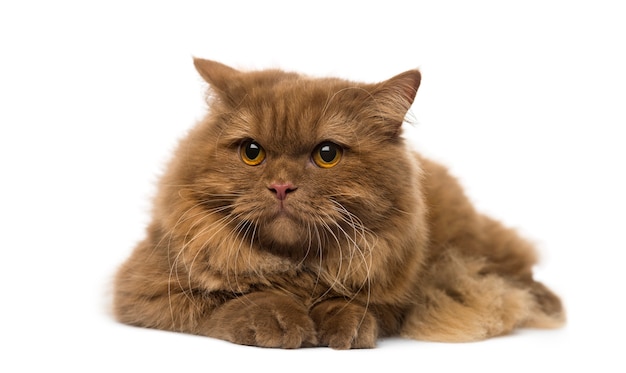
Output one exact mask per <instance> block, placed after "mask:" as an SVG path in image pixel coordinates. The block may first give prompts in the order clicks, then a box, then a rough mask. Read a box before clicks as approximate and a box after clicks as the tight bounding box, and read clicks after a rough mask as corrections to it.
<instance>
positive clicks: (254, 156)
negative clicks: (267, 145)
mask: <svg viewBox="0 0 626 373" xmlns="http://www.w3.org/2000/svg"><path fill="white" fill-rule="evenodd" d="M239 154H240V156H241V160H242V161H243V163H245V164H247V165H248V166H258V165H260V164H261V163H263V161H264V160H265V150H263V148H262V147H261V145H259V143H257V142H256V141H253V140H248V141H246V142H244V143H243V144H241V146H240V147H239Z"/></svg>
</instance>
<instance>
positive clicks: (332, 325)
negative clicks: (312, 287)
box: [311, 299, 378, 350]
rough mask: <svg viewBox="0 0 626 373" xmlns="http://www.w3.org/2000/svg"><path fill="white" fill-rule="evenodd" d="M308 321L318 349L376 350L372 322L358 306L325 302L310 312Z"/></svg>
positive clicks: (347, 303)
mask: <svg viewBox="0 0 626 373" xmlns="http://www.w3.org/2000/svg"><path fill="white" fill-rule="evenodd" d="M311 318H312V319H313V321H314V322H315V325H316V327H317V336H318V339H319V343H320V345H322V346H329V347H331V348H334V349H342V350H343V349H350V348H372V347H375V346H376V339H377V338H378V325H377V322H376V319H375V318H374V316H373V315H372V314H371V313H370V311H368V310H367V308H366V307H364V306H362V305H359V304H357V303H353V302H350V301H347V300H344V299H330V300H326V301H324V302H321V303H319V304H317V305H315V306H314V307H313V308H312V310H311Z"/></svg>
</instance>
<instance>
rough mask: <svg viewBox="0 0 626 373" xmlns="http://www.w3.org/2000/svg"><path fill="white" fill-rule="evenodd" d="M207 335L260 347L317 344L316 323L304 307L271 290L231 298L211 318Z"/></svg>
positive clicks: (290, 346) (293, 346)
mask: <svg viewBox="0 0 626 373" xmlns="http://www.w3.org/2000/svg"><path fill="white" fill-rule="evenodd" d="M208 329H209V330H208V332H207V333H206V334H208V335H209V336H212V337H215V338H220V339H225V340H228V341H231V342H234V343H238V344H242V345H250V346H260V347H276V348H298V347H310V346H316V345H317V337H316V331H315V324H314V323H313V321H312V320H311V318H310V317H309V315H308V312H307V309H306V307H304V305H303V304H300V303H298V302H297V301H295V300H294V299H292V298H290V297H288V296H284V295H278V294H274V293H264V292H259V293H252V294H248V295H245V296H242V297H239V298H236V299H233V300H231V301H229V302H227V303H225V304H224V305H223V306H221V307H220V308H219V309H217V310H216V311H215V312H214V313H213V314H212V315H211V318H210V321H209V328H208Z"/></svg>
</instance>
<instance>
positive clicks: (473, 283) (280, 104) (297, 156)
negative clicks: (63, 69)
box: [114, 59, 564, 349]
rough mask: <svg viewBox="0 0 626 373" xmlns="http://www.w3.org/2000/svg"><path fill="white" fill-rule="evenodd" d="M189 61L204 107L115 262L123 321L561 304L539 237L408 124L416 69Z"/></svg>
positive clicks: (407, 331)
mask: <svg viewBox="0 0 626 373" xmlns="http://www.w3.org/2000/svg"><path fill="white" fill-rule="evenodd" d="M194 62H195V66H196V69H197V70H198V72H199V73H200V75H201V76H202V77H203V78H204V80H206V82H208V84H209V86H210V89H209V93H208V95H207V100H208V102H209V112H208V114H207V116H206V117H205V118H204V119H203V120H202V121H200V122H199V123H198V124H197V125H196V126H195V127H194V128H193V129H192V130H191V131H190V132H189V134H188V135H187V136H186V137H185V138H184V139H183V140H182V141H181V142H180V145H179V146H178V149H177V151H176V152H175V154H174V156H173V158H172V160H171V162H170V164H169V166H168V168H167V170H166V172H165V174H164V175H163V177H162V179H161V181H160V184H159V189H158V193H157V195H156V198H155V200H154V209H153V213H152V222H151V223H150V225H149V226H148V228H147V233H146V237H145V239H144V240H143V241H142V242H141V243H139V245H138V246H137V247H136V248H135V250H134V251H133V253H132V255H131V256H130V258H129V259H128V260H127V261H126V262H125V263H124V264H123V266H122V267H121V268H120V270H119V272H118V273H117V276H116V279H115V291H114V311H115V315H116V317H117V318H118V319H119V320H120V321H121V322H123V323H127V324H131V325H136V326H142V327H148V328H157V329H164V330H172V331H178V332H185V333H192V334H199V335H204V336H209V337H214V338H221V339H224V340H228V341H231V342H234V343H239V344H245V345H255V346H264V347H282V348H298V347H309V346H330V347H332V348H336V349H348V348H370V347H374V346H375V344H376V340H377V339H378V338H381V337H386V336H398V335H399V336H403V337H406V338H414V339H420V340H433V341H475V340H480V339H484V338H488V337H491V336H497V335H501V334H505V333H508V332H510V331H511V330H513V329H514V328H517V327H540V328H553V327H558V326H560V325H561V324H562V323H563V322H564V311H563V308H562V305H561V301H560V300H559V298H558V297H557V296H556V295H555V294H554V293H552V292H551V291H550V290H549V289H548V288H547V287H545V286H544V285H543V284H541V283H539V282H537V281H535V280H534V279H533V274H532V266H533V265H534V264H535V262H536V255H535V252H534V250H533V247H532V246H531V245H530V244H529V243H528V242H527V241H525V240H524V239H522V238H520V237H519V236H518V235H517V234H516V233H515V232H514V231H513V230H511V229H508V228H506V227H504V226H503V225H501V224H500V223H499V222H497V221H495V220H493V219H491V218H489V217H487V216H485V215H482V214H480V213H479V212H477V211H476V210H475V209H474V207H473V206H472V204H471V203H470V202H469V201H468V198H467V197H466V196H465V195H464V193H463V190H462V189H461V187H460V186H459V183H458V182H457V181H456V180H455V179H454V178H453V177H452V176H450V175H449V174H448V172H447V171H446V169H445V168H444V167H442V166H441V165H439V164H437V163H434V162H432V161H430V160H428V159H426V158H424V157H422V156H420V155H419V154H417V153H415V152H414V151H412V150H411V149H409V147H408V146H407V145H406V143H405V140H403V138H402V130H401V125H402V123H403V120H404V117H405V115H406V113H407V111H408V110H409V108H410V106H411V104H412V103H413V99H414V97H415V94H416V92H417V89H418V86H419V84H420V79H421V75H420V72H419V71H417V70H411V71H407V72H404V73H402V74H400V75H397V76H395V77H393V78H391V79H389V80H386V81H384V82H381V83H375V84H364V83H355V82H351V81H346V80H342V79H336V78H311V77H308V76H303V75H299V74H295V73H288V72H283V71H280V70H263V71H251V72H243V71H238V70H236V69H233V68H231V67H228V66H225V65H223V64H220V63H218V62H214V61H208V60H203V59H195V61H194Z"/></svg>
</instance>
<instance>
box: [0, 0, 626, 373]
mask: <svg viewBox="0 0 626 373" xmlns="http://www.w3.org/2000/svg"><path fill="white" fill-rule="evenodd" d="M226 3H228V5H226ZM346 3H347V2H346ZM624 19H626V11H624V10H623V5H622V4H619V1H615V2H609V1H597V0H594V1H549V0H544V1H523V2H521V1H520V2H504V1H493V2H485V1H458V2H448V1H431V2H419V1H412V2H409V1H392V0H387V1H384V2H368V1H362V2H354V3H348V4H346V5H344V4H343V3H340V2H339V1H336V0H333V1H321V0H316V1H311V2H293V1H292V2H286V1H285V2H277V1H228V2H227V1H221V2H218V1H213V2H209V1H204V2H186V1H176V2H173V1H172V2H169V3H165V2H158V1H145V2H139V1H136V2H131V1H107V2H104V1H103V2H95V1H94V2H87V1H76V2H68V1H41V2H29V1H20V2H18V1H3V2H2V3H0V162H1V168H0V172H1V174H0V175H1V177H2V179H1V181H0V229H1V232H2V234H1V237H2V238H1V241H0V247H1V249H2V255H1V259H0V260H1V262H0V263H1V268H0V276H1V277H0V280H1V282H0V283H1V284H2V287H3V292H2V304H1V306H0V316H1V325H2V326H1V331H0V340H2V344H3V348H2V352H1V353H0V355H2V357H1V358H0V371H3V372H18V371H57V370H58V371H60V370H61V369H63V371H67V372H75V371H76V372H78V371H80V372H84V371H93V372H97V371H103V372H108V371H120V372H123V371H132V370H138V371H139V369H140V371H153V372H158V371H167V372H171V371H175V370H177V371H187V372H198V371H215V370H217V369H220V370H224V369H226V370H227V371H240V370H241V371H243V369H254V370H255V371H281V370H284V371H311V372H314V371H320V370H322V371H328V370H329V369H331V371H338V369H339V368H340V367H341V368H342V369H346V370H347V369H350V371H352V372H358V371H375V370H381V369H385V370H402V371H421V372H427V371H433V370H435V369H436V370H441V371H452V369H464V370H469V371H480V372H489V371H520V372H521V371H528V370H531V369H532V370H533V371H540V372H541V371H548V370H554V369H563V370H565V369H569V368H582V369H583V370H585V371H590V370H591V369H593V371H624V369H626V366H625V364H624V362H623V357H621V356H619V354H620V351H623V336H624V333H626V328H625V327H624V321H623V317H624V315H625V314H626V312H625V311H626V307H625V306H624V304H623V298H624V290H623V285H624V284H625V280H626V279H625V276H624V270H623V268H624V266H623V261H624V259H625V255H624V251H625V250H626V243H625V242H626V240H625V238H624V233H625V228H626V227H624V223H625V220H626V219H625V211H626V198H625V197H624V191H625V190H626V182H625V181H624V173H625V172H624V168H625V167H624V163H625V162H624V160H625V159H626V151H625V150H624V139H625V138H626V137H625V136H624V134H623V127H624V125H626V114H625V106H626V105H625V104H626V93H625V92H626V89H625V88H624V87H626V73H625V71H626V68H625V66H626V57H625V53H626V49H625V48H624V45H626V42H625V35H626V26H625V25H626V22H624ZM192 55H195V56H200V57H204V58H211V59H216V60H219V61H222V62H225V63H228V64H231V65H233V66H236V67H241V68H264V67H281V68H285V69H288V70H296V71H300V72H304V73H307V74H311V75H320V76H321V75H337V76H341V77H344V78H349V79H356V80H364V81H379V80H383V79H386V78H389V77H391V76H392V75H395V74H397V73H399V72H402V71H404V70H407V69H410V68H415V67H419V68H421V70H422V74H423V83H422V87H421V88H420V91H419V92H418V96H417V100H416V102H415V104H414V106H413V109H412V117H413V118H414V119H415V122H416V125H415V126H414V127H410V128H408V130H407V137H409V138H410V140H411V141H413V142H415V144H416V146H418V147H419V148H420V149H421V151H422V152H424V153H425V154H427V155H429V156H431V157H433V158H435V159H437V160H439V161H442V162H444V163H445V164H447V165H448V166H450V168H451V170H452V171H453V173H454V174H456V175H457V176H458V177H459V178H460V180H461V181H462V183H463V184H464V185H465V186H466V188H467V190H468V193H469V195H470V196H471V198H472V199H473V200H474V201H475V202H476V204H477V205H478V206H479V208H480V209H481V210H483V211H486V212H489V213H490V214H492V215H494V216H496V217H498V218H501V219H503V220H504V221H505V222H506V223H507V224H509V225H511V226H514V227H517V228H519V229H520V231H522V232H523V233H524V234H525V235H527V236H528V237H530V238H531V239H532V240H534V241H535V242H537V245H538V247H539V249H540V251H541V253H542V257H543V261H542V263H541V265H540V266H539V267H538V268H537V272H538V277H539V278H540V279H542V280H543V281H545V282H546V283H547V284H548V285H550V286H551V287H553V288H554V289H555V290H556V291H557V292H558V293H560V294H561V295H562V296H563V299H564V301H565V304H566V306H567V309H568V317H569V323H568V325H567V326H566V327H565V328H564V329H561V330H558V331H534V330H522V331H519V332H517V333H515V334H514V335H511V336H506V337H501V338H496V339H492V340H489V341H486V342H479V343H469V344H441V343H427V342H417V341H405V340H400V339H390V340H384V341H381V343H380V344H379V346H378V348H377V349H375V350H367V351H344V352H338V351H332V350H329V349H325V348H317V349H306V350H298V351H282V350H268V349H259V348H250V347H242V346H236V345H232V344H229V343H226V342H222V341H217V340H212V339H209V338H202V337H194V336H188V335H180V334H175V333H168V332H160V331H152V330H144V329H138V328H132V327H128V326H124V325H120V324H118V323H116V322H115V321H114V320H112V318H111V316H110V313H109V311H108V306H109V301H110V300H109V290H108V287H109V283H110V279H111V276H112V274H113V273H114V271H115V269H116V267H117V266H118V265H119V264H120V263H121V262H122V261H123V260H124V259H125V257H126V256H127V255H128V254H129V253H130V251H131V250H132V248H133V246H134V244H135V243H136V242H137V241H138V240H140V239H141V238H142V236H143V229H144V227H145V225H146V223H147V222H148V213H149V209H150V197H151V196H152V194H153V193H154V189H155V188H154V183H155V181H156V180H157V178H158V175H159V173H160V171H161V169H162V166H163V164H164V162H165V161H166V160H167V159H168V157H169V154H170V152H171V150H172V148H173V147H174V145H175V144H176V141H177V139H178V138H180V137H181V136H182V135H183V134H184V133H185V131H187V130H188V129H189V128H190V127H191V126H192V125H193V124H194V122H195V121H196V120H197V119H199V118H200V117H201V116H202V114H203V111H204V109H205V105H204V102H203V89H204V86H203V84H202V82H201V80H200V78H199V77H198V76H197V75H196V73H195V70H194V69H193V66H192V63H191V57H192ZM620 345H621V347H620ZM218 367H219V368H218ZM235 368H236V369H235ZM396 368H397V369H396Z"/></svg>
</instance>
